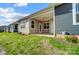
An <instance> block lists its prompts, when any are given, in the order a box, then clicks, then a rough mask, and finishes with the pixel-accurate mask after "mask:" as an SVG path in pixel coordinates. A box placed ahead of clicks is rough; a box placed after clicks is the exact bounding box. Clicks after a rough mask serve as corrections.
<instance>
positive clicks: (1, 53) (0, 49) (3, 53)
mask: <svg viewBox="0 0 79 59" xmlns="http://www.w3.org/2000/svg"><path fill="white" fill-rule="evenodd" d="M0 55H5V50H4V49H3V47H2V46H0Z"/></svg>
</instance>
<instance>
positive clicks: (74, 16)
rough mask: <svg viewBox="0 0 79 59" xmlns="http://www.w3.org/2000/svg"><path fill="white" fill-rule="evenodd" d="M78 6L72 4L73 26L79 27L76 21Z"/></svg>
mask: <svg viewBox="0 0 79 59" xmlns="http://www.w3.org/2000/svg"><path fill="white" fill-rule="evenodd" d="M76 4H77V3H73V4H72V13H73V25H79V22H77V21H76V20H77V18H76V13H77V12H76V9H77V8H76Z"/></svg>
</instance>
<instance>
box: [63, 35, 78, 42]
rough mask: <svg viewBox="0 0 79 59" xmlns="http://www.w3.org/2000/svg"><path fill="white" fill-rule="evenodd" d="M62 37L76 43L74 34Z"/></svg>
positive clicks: (76, 39)
mask: <svg viewBox="0 0 79 59" xmlns="http://www.w3.org/2000/svg"><path fill="white" fill-rule="evenodd" d="M64 39H65V40H66V41H68V42H73V43H78V38H77V37H75V36H68V35H67V36H65V37H64Z"/></svg>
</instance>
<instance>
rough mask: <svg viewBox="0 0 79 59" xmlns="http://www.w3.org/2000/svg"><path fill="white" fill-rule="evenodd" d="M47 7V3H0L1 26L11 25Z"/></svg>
mask: <svg viewBox="0 0 79 59" xmlns="http://www.w3.org/2000/svg"><path fill="white" fill-rule="evenodd" d="M46 7H48V4H47V3H0V26H3V25H9V24H11V23H13V22H15V21H17V20H19V19H20V18H22V17H25V16H28V15H30V14H33V13H35V12H37V11H40V10H42V9H44V8H46Z"/></svg>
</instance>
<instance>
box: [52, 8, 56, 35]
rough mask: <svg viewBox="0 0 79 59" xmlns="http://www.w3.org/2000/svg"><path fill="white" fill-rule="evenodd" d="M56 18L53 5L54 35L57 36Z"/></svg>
mask: <svg viewBox="0 0 79 59" xmlns="http://www.w3.org/2000/svg"><path fill="white" fill-rule="evenodd" d="M55 23H56V20H55V7H53V28H54V29H53V33H54V37H56V26H55Z"/></svg>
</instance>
